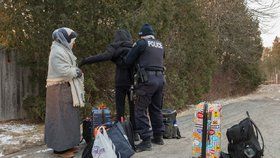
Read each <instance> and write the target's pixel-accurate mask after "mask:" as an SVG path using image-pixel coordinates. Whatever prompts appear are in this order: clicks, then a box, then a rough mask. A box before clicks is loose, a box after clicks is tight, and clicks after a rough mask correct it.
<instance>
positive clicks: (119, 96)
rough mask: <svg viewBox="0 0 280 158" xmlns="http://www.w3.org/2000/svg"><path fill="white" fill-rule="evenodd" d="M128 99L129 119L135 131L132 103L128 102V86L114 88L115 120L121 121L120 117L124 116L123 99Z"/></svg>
mask: <svg viewBox="0 0 280 158" xmlns="http://www.w3.org/2000/svg"><path fill="white" fill-rule="evenodd" d="M126 96H127V98H128V104H129V119H130V122H131V124H132V127H133V129H134V130H135V128H136V127H135V117H134V102H133V101H131V100H130V86H116V97H115V99H116V111H117V120H119V121H121V117H124V114H125V98H126Z"/></svg>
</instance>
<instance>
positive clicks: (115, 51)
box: [79, 30, 135, 129]
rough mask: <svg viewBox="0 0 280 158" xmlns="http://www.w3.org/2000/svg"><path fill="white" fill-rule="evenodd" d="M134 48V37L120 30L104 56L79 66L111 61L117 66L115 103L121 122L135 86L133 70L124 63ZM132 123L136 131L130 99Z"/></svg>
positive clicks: (97, 56)
mask: <svg viewBox="0 0 280 158" xmlns="http://www.w3.org/2000/svg"><path fill="white" fill-rule="evenodd" d="M131 48H132V37H131V35H130V33H129V32H128V31H126V30H118V31H116V33H115V37H114V42H113V43H111V44H109V45H108V46H107V48H106V51H105V52H104V53H102V54H97V55H94V56H90V57H87V58H85V59H83V60H82V61H81V63H80V64H79V66H80V67H81V66H82V65H85V64H92V63H96V62H102V61H108V60H111V61H112V62H114V63H115V64H116V73H115V91H116V93H115V95H116V96H115V101H116V111H117V119H118V120H119V121H120V120H121V117H124V114H125V98H126V96H127V97H128V98H130V87H131V85H133V72H132V68H131V67H129V66H127V65H126V64H124V63H123V57H124V56H125V55H126V54H127V53H128V52H129V51H130V50H131ZM129 111H130V121H131V124H132V125H133V128H134V129H135V123H134V120H135V119H134V103H133V101H131V100H130V99H129Z"/></svg>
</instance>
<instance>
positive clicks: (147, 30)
mask: <svg viewBox="0 0 280 158" xmlns="http://www.w3.org/2000/svg"><path fill="white" fill-rule="evenodd" d="M138 34H139V37H140V39H139V40H138V41H137V42H136V43H135V44H134V46H133V48H132V49H131V51H130V52H129V53H128V54H127V56H126V57H125V58H124V62H125V63H126V64H128V65H134V66H135V67H136V70H137V72H136V75H137V84H136V86H135V93H136V96H137V98H136V102H135V123H136V131H137V132H138V133H139V135H140V138H141V139H142V142H140V144H138V145H136V151H137V152H141V151H146V150H151V149H152V148H151V142H152V143H155V144H158V145H163V144H164V142H163V138H162V136H163V132H164V125H163V116H162V112H161V108H162V95H163V94H162V93H163V87H164V84H165V80H164V75H163V71H164V66H163V60H164V48H163V45H162V43H161V42H160V41H158V40H156V39H155V36H154V34H155V33H154V30H153V28H152V26H151V25H149V24H144V25H143V26H142V28H141V30H140V32H139V33H138ZM147 111H148V112H149V117H148V115H147ZM149 118H150V121H149ZM149 122H151V126H152V128H151V126H150V123H149ZM152 136H153V139H151V138H152Z"/></svg>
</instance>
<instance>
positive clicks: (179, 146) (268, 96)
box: [5, 85, 280, 158]
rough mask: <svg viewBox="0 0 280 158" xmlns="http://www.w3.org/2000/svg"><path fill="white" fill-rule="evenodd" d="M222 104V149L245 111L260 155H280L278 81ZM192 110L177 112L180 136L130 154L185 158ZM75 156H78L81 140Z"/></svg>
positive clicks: (43, 157) (27, 153) (28, 153)
mask: <svg viewBox="0 0 280 158" xmlns="http://www.w3.org/2000/svg"><path fill="white" fill-rule="evenodd" d="M216 102H219V103H221V104H222V105H223V110H222V150H223V151H225V152H226V151H227V139H226V135H225V133H226V129H228V128H230V127H231V126H232V125H234V124H236V123H238V122H239V121H240V120H242V119H243V118H245V117H246V111H249V113H250V115H251V118H252V119H253V120H254V121H255V123H256V124H257V125H258V127H259V129H260V130H261V132H262V134H263V137H264V141H265V152H264V155H265V156H264V158H278V157H280V85H262V86H260V88H259V89H258V90H257V91H256V92H254V93H252V94H250V95H247V96H243V97H238V98H233V99H224V100H219V101H216ZM192 117H193V110H192V109H191V110H189V111H186V112H183V113H181V114H180V116H179V118H178V125H179V128H180V131H181V134H182V136H184V137H185V138H182V139H168V140H165V145H163V146H158V145H154V146H153V150H152V151H147V152H141V153H137V154H135V155H134V156H133V158H163V157H164V158H189V157H190V155H191V144H192V137H191V135H192V128H193V124H192ZM80 148H81V150H80V152H79V153H77V154H76V157H81V152H82V149H83V148H84V144H82V145H81V146H80ZM5 157H9V158H10V157H14V158H16V157H18V158H19V157H20V158H22V157H23V158H25V157H26V158H29V157H33V158H34V157H36V158H48V157H51V158H55V157H56V155H54V154H52V151H51V150H50V149H47V148H46V147H45V146H37V147H33V148H29V149H27V150H24V151H21V152H18V153H14V154H12V155H8V156H5Z"/></svg>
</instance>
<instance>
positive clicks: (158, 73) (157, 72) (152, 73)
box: [146, 71, 163, 75]
mask: <svg viewBox="0 0 280 158" xmlns="http://www.w3.org/2000/svg"><path fill="white" fill-rule="evenodd" d="M146 73H147V74H148V75H162V74H163V72H162V71H146Z"/></svg>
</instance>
